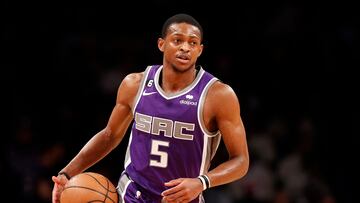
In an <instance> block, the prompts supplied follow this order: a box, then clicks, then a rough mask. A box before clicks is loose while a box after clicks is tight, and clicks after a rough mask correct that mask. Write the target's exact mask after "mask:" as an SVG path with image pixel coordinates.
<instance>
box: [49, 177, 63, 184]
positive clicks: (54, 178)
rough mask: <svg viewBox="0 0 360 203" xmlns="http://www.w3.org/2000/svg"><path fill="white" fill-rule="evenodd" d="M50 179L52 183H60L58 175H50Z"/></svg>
mask: <svg viewBox="0 0 360 203" xmlns="http://www.w3.org/2000/svg"><path fill="white" fill-rule="evenodd" d="M51 179H52V180H53V181H54V183H57V184H61V181H60V179H59V178H58V177H56V176H52V178H51Z"/></svg>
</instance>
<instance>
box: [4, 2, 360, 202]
mask: <svg viewBox="0 0 360 203" xmlns="http://www.w3.org/2000/svg"><path fill="white" fill-rule="evenodd" d="M0 10H1V12H0V13H1V22H2V23H1V25H2V28H1V41H2V45H1V47H2V58H3V59H2V70H1V71H2V80H3V83H2V84H3V88H2V89H3V97H2V98H3V101H4V102H5V104H4V106H3V108H4V112H9V111H8V109H10V116H7V115H8V114H7V113H6V114H5V115H6V116H5V119H4V120H6V122H4V124H5V125H4V127H3V129H5V130H4V131H3V133H4V134H3V136H2V138H3V141H2V142H1V166H0V172H1V174H2V179H3V180H5V182H3V183H5V184H4V186H3V187H5V190H3V191H2V192H4V194H6V195H7V196H8V197H11V199H12V202H50V199H51V189H52V181H51V176H52V175H55V174H57V172H58V171H59V170H60V169H61V168H62V167H63V166H64V165H65V164H66V163H67V162H68V161H69V160H70V159H71V158H72V157H73V156H74V155H75V154H76V153H77V152H78V151H79V150H80V149H81V147H82V146H83V145H84V144H85V143H86V141H88V140H89V139H90V137H91V136H92V135H94V134H95V133H96V132H98V131H99V130H100V129H102V128H103V127H104V126H105V125H106V122H107V119H108V116H109V115H110V112H111V110H112V107H113V105H114V102H115V97H116V90H117V87H118V85H119V84H120V81H121V80H122V78H123V77H124V76H125V75H126V74H128V73H130V72H135V71H142V70H143V69H144V68H145V67H146V66H147V65H149V64H157V63H160V62H161V61H162V58H161V57H162V55H161V53H160V52H159V51H158V49H157V45H156V40H157V37H158V36H159V35H160V31H161V27H162V24H163V22H164V21H165V20H166V18H168V17H169V16H170V15H173V14H175V13H179V12H181V13H182V12H184V13H189V14H191V15H193V16H194V17H195V18H197V19H198V20H199V22H200V23H201V24H202V26H203V28H204V46H205V49H204V53H203V55H202V56H201V58H200V59H199V64H201V65H202V66H203V67H204V68H205V69H206V70H208V71H210V72H212V73H213V74H214V75H216V76H217V77H218V78H220V79H221V80H223V81H224V82H226V83H228V84H230V85H231V86H232V87H233V88H234V90H235V91H236V93H237V94H238V96H239V99H240V102H241V114H242V117H243V120H244V124H245V127H246V130H247V138H248V142H249V150H250V158H251V162H250V170H249V173H248V174H247V176H246V177H245V178H244V179H242V180H240V181H237V182H235V183H232V184H229V185H226V186H221V187H216V188H213V189H211V190H209V191H206V192H205V197H206V199H207V202H208V203H213V202H224V203H227V202H231V203H233V202H261V203H262V202H264V203H265V202H266V203H267V202H278V203H280V202H296V203H303V202H322V203H325V202H326V203H329V202H356V195H355V193H354V191H355V188H354V185H355V184H354V182H355V181H354V179H355V178H354V176H355V174H357V170H356V169H355V166H353V165H354V164H356V160H358V158H356V154H357V153H355V147H356V146H355V126H357V122H356V121H357V120H358V119H357V118H356V117H355V115H356V114H355V112H357V111H356V110H357V108H355V106H356V105H357V102H356V101H355V96H356V95H357V94H358V90H357V85H356V80H358V77H357V75H358V74H355V72H356V71H355V70H356V69H357V68H358V67H359V18H358V11H357V9H355V6H354V5H351V4H347V3H346V2H343V3H341V4H339V3H336V4H335V3H328V2H327V3H318V4H317V3H314V2H312V3H300V2H293V3H289V2H267V3H260V2H253V3H249V2H247V3H243V2H236V3H235V2H233V3H229V2H226V1H221V2H218V1H215V2H213V3H210V2H192V1H179V2H169V1H164V0H157V1H146V2H140V1H131V2H127V3H126V4H125V3H120V2H119V3H117V4H106V3H99V2H97V3H90V2H86V3H75V2H59V3H58V4H55V3H54V2H52V3H44V2H41V3H36V2H33V1H31V2H27V3H16V2H12V3H9V2H5V3H3V5H2V7H1V8H0ZM8 95H10V98H11V99H10V100H9V99H8V98H9V96H8ZM9 118H10V119H9ZM9 120H10V124H9V122H8V121H9ZM126 144H127V139H126V138H125V140H124V141H123V142H122V143H121V144H120V145H119V147H118V148H116V149H115V150H114V151H113V152H112V153H111V154H109V155H108V156H107V157H106V158H105V159H103V160H102V161H101V162H99V163H98V164H96V165H95V166H94V167H92V168H90V169H89V171H96V172H100V173H102V174H104V175H106V176H107V177H109V178H110V179H111V180H112V181H113V182H114V184H116V181H117V178H118V177H119V175H120V173H121V171H122V167H123V158H124V151H125V147H126ZM226 158H227V155H226V152H225V150H224V146H223V145H221V146H220V148H219V153H218V154H217V156H216V157H215V159H214V163H213V166H215V165H216V164H218V163H219V162H221V161H222V160H224V159H226Z"/></svg>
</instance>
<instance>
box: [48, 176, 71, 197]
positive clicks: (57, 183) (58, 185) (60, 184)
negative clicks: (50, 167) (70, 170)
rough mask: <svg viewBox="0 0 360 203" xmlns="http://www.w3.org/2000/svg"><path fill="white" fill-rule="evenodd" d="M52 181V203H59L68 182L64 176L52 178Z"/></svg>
mask: <svg viewBox="0 0 360 203" xmlns="http://www.w3.org/2000/svg"><path fill="white" fill-rule="evenodd" d="M52 180H53V181H54V188H53V191H52V203H60V195H61V192H62V191H63V190H64V186H65V184H66V183H67V182H68V179H67V178H66V177H65V176H64V175H58V176H57V177H56V176H53V177H52Z"/></svg>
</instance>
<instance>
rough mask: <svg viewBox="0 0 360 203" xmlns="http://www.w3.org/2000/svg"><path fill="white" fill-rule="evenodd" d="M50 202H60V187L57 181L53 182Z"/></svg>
mask: <svg viewBox="0 0 360 203" xmlns="http://www.w3.org/2000/svg"><path fill="white" fill-rule="evenodd" d="M52 203H60V188H59V184H57V183H55V184H54V188H53V191H52Z"/></svg>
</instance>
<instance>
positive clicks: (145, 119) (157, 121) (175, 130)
mask: <svg viewBox="0 0 360 203" xmlns="http://www.w3.org/2000/svg"><path fill="white" fill-rule="evenodd" d="M135 122H136V129H137V130H140V131H143V132H146V133H150V134H152V135H160V132H163V133H164V136H165V137H169V138H171V137H173V138H176V139H181V140H193V139H194V135H192V134H187V133H184V130H187V131H189V132H192V131H194V129H195V124H193V123H186V122H180V121H173V120H170V119H166V118H159V117H153V116H149V115H145V114H141V113H139V112H136V113H135Z"/></svg>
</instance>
